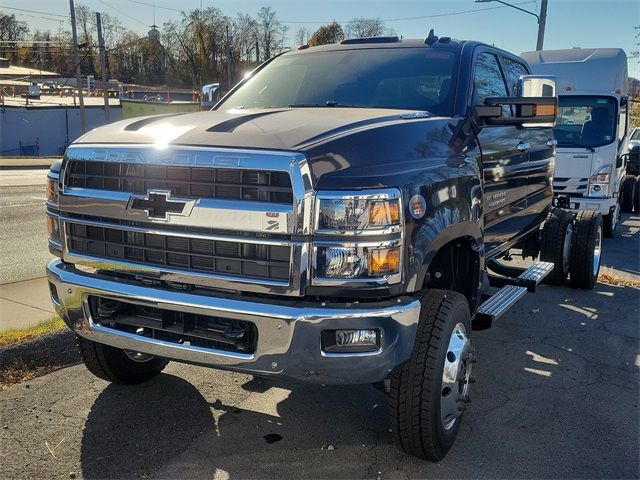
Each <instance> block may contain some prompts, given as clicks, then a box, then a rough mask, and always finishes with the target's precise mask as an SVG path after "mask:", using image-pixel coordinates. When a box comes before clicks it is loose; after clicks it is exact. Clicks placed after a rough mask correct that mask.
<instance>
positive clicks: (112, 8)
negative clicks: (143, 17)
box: [98, 0, 149, 27]
mask: <svg viewBox="0 0 640 480" xmlns="http://www.w3.org/2000/svg"><path fill="white" fill-rule="evenodd" d="M98 1H99V2H100V3H102V4H103V5H104V6H106V7H108V8H110V9H111V10H113V11H115V12H118V13H119V14H120V15H124V16H125V17H127V18H128V19H130V20H133V21H134V22H137V23H139V24H140V25H144V26H145V27H148V26H149V25H147V24H146V23H145V22H142V21H140V20H138V19H137V18H133V17H132V16H131V15H129V14H127V13H124V12H123V11H122V10H119V9H117V8H116V7H112V6H111V5H109V4H108V3H107V2H105V1H103V0H98Z"/></svg>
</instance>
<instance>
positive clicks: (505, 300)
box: [473, 285, 527, 330]
mask: <svg viewBox="0 0 640 480" xmlns="http://www.w3.org/2000/svg"><path fill="white" fill-rule="evenodd" d="M526 293H527V288H526V287H517V286H515V285H506V286H504V287H502V288H501V289H500V290H499V291H498V292H497V293H496V294H495V295H492V296H491V297H490V298H489V299H488V300H487V301H486V302H484V303H483V304H482V305H480V307H478V310H477V311H476V315H475V317H474V318H473V329H474V330H486V329H487V328H490V327H491V325H492V324H493V322H494V321H495V320H497V319H498V318H500V317H501V316H502V315H504V314H505V313H506V312H507V310H509V309H510V308H511V307H513V306H514V305H515V304H516V303H518V300H520V299H521V298H522V297H524V296H525V294H526Z"/></svg>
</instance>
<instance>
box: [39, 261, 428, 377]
mask: <svg viewBox="0 0 640 480" xmlns="http://www.w3.org/2000/svg"><path fill="white" fill-rule="evenodd" d="M47 273H48V277H49V282H50V284H51V287H52V288H51V290H52V300H53V302H54V304H55V306H56V311H57V312H58V314H59V315H60V316H61V317H62V318H63V319H64V321H65V322H66V323H67V325H68V326H69V327H70V328H71V329H72V330H73V331H75V332H76V333H77V334H78V335H80V336H82V337H84V338H87V339H89V340H93V341H95V342H98V343H104V344H107V345H111V346H113V347H117V348H123V349H128V350H134V351H137V352H142V353H147V354H150V355H154V356H159V357H165V358H169V359H172V360H177V361H181V362H186V363H193V364H198V365H204V366H209V367H214V368H219V369H225V370H232V371H237V372H243V373H250V374H255V375H262V376H282V377H287V378H293V379H297V380H304V381H309V382H315V383H326V384H349V383H351V384H357V383H373V382H377V381H380V380H383V379H384V378H385V377H386V376H387V375H388V374H389V372H390V371H391V370H393V369H394V368H395V367H396V366H398V365H399V364H401V363H403V362H404V361H406V360H408V359H409V356H410V354H411V350H412V348H413V342H414V337H415V332H416V327H417V323H418V318H419V314H420V302H419V301H418V300H416V299H415V298H413V297H409V296H404V297H399V298H396V299H393V300H388V301H385V302H377V303H360V304H358V303H340V304H338V303H335V304H329V303H326V304H325V303H322V304H321V305H318V303H316V302H305V301H301V300H299V299H297V300H295V299H290V300H282V299H281V298H277V299H273V300H262V299H248V298H243V297H239V296H237V295H236V296H233V295H222V294H216V296H208V295H199V294H194V293H185V292H180V291H176V290H166V289H161V288H155V287H149V286H145V285H141V284H138V283H126V282H121V281H116V280H114V279H113V278H108V277H103V276H100V275H96V274H90V273H85V272H81V271H80V270H78V269H76V268H75V267H74V266H73V265H70V264H67V263H64V262H62V261H60V260H55V261H53V262H51V263H50V264H49V265H48V266H47ZM90 295H96V296H100V297H104V298H111V299H114V300H121V301H126V302H129V303H136V304H140V305H144V306H149V307H155V308H160V309H166V310H174V311H179V312H189V313H194V314H201V315H209V316H218V317H222V318H229V319H237V320H242V321H249V322H252V323H254V324H255V325H256V327H257V330H258V342H257V348H256V351H255V353H253V354H248V353H235V352H227V351H221V350H215V349H207V348H201V347H194V346H188V345H183V344H179V343H173V342H167V341H162V340H157V339H152V338H147V337H142V336H139V335H135V334H131V333H127V332H123V331H119V330H115V329H112V328H109V327H106V326H103V325H100V324H98V323H95V322H94V321H93V320H92V318H91V314H90V311H89V306H88V297H89V296H90ZM374 328H377V329H379V330H380V332H381V339H380V349H379V350H377V351H375V352H366V353H327V352H323V351H322V349H321V344H320V338H321V332H322V331H323V330H334V329H374Z"/></svg>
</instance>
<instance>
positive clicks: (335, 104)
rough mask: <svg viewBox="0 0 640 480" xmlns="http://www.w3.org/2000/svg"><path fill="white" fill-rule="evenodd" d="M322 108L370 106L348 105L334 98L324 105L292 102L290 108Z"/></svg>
mask: <svg viewBox="0 0 640 480" xmlns="http://www.w3.org/2000/svg"><path fill="white" fill-rule="evenodd" d="M314 107H315V108H322V107H341V108H369V107H366V106H363V105H348V104H346V103H338V102H335V101H333V100H327V101H326V102H325V103H324V105H323V104H321V103H292V104H291V105H289V108H314Z"/></svg>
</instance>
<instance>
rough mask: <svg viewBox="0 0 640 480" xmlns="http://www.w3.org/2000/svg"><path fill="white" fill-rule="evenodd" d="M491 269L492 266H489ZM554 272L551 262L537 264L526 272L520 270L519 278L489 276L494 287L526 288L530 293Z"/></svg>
mask: <svg viewBox="0 0 640 480" xmlns="http://www.w3.org/2000/svg"><path fill="white" fill-rule="evenodd" d="M489 268H491V266H489ZM552 270H553V263H550V262H536V263H534V264H533V265H531V266H530V267H529V268H527V269H526V270H524V269H522V270H519V271H520V272H521V273H520V274H519V275H518V276H517V277H515V278H514V277H509V276H501V275H491V274H490V275H489V284H490V285H491V286H492V287H498V288H501V287H504V286H507V285H513V286H516V287H525V288H526V289H527V291H528V292H529V293H533V292H535V291H536V287H537V286H538V285H540V282H542V280H544V278H545V277H546V276H547V275H549V274H550V273H551V271H552Z"/></svg>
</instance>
